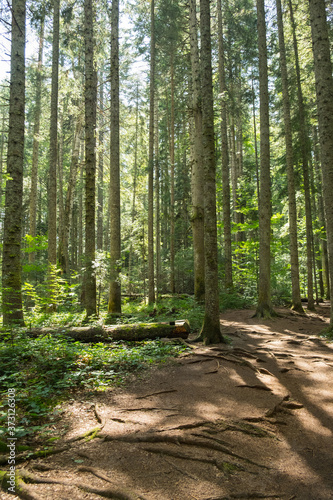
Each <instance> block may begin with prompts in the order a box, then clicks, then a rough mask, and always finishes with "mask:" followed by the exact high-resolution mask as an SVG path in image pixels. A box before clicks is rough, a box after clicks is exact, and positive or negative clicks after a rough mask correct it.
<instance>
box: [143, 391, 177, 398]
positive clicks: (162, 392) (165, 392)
mask: <svg viewBox="0 0 333 500" xmlns="http://www.w3.org/2000/svg"><path fill="white" fill-rule="evenodd" d="M169 392H177V389H168V390H166V391H158V392H152V393H151V394H145V395H144V396H137V397H136V398H135V399H145V398H149V397H150V396H157V395H159V394H167V393H169Z"/></svg>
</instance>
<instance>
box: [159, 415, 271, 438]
mask: <svg viewBox="0 0 333 500" xmlns="http://www.w3.org/2000/svg"><path fill="white" fill-rule="evenodd" d="M246 420H248V421H252V422H267V420H266V419H265V418H264V417H258V418H254V417H249V419H246ZM198 427H204V431H205V432H210V433H214V432H215V433H218V432H226V431H235V432H242V433H243V434H248V435H249V436H254V437H269V438H274V439H276V436H275V435H274V434H272V433H271V432H269V431H267V430H266V429H263V428H262V427H258V426H255V425H251V424H250V423H244V422H237V421H231V423H230V422H228V421H227V420H222V419H219V420H216V421H215V422H211V421H209V420H201V421H199V422H194V423H193V424H182V425H178V426H177V427H169V428H168V429H167V431H176V430H186V429H196V428H198ZM207 427H208V428H207ZM158 432H165V431H164V430H163V429H162V430H161V431H158ZM204 437H207V436H204Z"/></svg>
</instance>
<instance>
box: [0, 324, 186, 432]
mask: <svg viewBox="0 0 333 500" xmlns="http://www.w3.org/2000/svg"><path fill="white" fill-rule="evenodd" d="M184 349H185V347H184V346H183V345H178V344H176V343H173V344H168V343H163V342H160V341H159V340H153V341H144V342H114V343H112V344H108V345H105V344H102V343H99V344H94V345H91V344H81V343H80V342H73V341H70V340H68V339H67V338H65V337H63V336H61V335H53V336H52V335H45V336H43V337H42V336H41V337H38V338H37V339H31V338H29V337H27V336H26V335H25V334H24V333H23V334H22V333H20V334H18V335H17V336H16V338H15V340H14V342H13V341H9V340H2V341H1V342H0V373H1V376H0V391H1V396H2V404H1V407H0V425H1V426H2V427H1V433H2V434H4V433H5V432H6V420H7V407H6V395H7V391H8V389H9V388H15V391H16V404H17V409H16V411H17V437H20V436H24V435H26V434H30V433H33V432H36V431H40V430H41V428H42V425H47V423H44V422H45V417H49V419H50V418H51V420H52V418H55V416H56V415H57V410H55V411H54V408H55V406H56V405H57V404H58V403H59V401H61V400H62V399H64V398H65V397H66V396H68V395H70V394H73V392H75V391H78V390H80V389H85V390H88V391H103V390H107V389H108V388H109V387H110V386H112V385H115V384H116V385H118V384H121V383H123V382H124V381H125V380H126V378H127V377H128V376H129V375H130V374H132V373H133V372H136V371H138V370H141V369H144V368H146V367H148V366H150V365H152V364H154V363H164V362H166V360H167V359H168V357H170V356H177V355H178V354H179V353H180V352H182V351H183V350H184Z"/></svg>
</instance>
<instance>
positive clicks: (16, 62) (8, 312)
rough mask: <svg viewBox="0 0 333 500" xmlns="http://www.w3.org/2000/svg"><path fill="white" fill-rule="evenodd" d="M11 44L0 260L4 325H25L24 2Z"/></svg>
mask: <svg viewBox="0 0 333 500" xmlns="http://www.w3.org/2000/svg"><path fill="white" fill-rule="evenodd" d="M11 11H12V41H11V68H10V97H9V131H8V151H7V174H8V176H9V179H8V180H7V183H6V201H5V219H4V242H3V260H2V309H3V325H4V326H15V325H20V326H22V325H24V320H23V308H22V291H21V273H22V264H21V233H22V217H23V207H22V198H23V158H24V108H25V54H24V48H25V13H26V8H25V1H24V0H13V1H12V8H11Z"/></svg>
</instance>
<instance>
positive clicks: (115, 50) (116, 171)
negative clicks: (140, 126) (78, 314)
mask: <svg viewBox="0 0 333 500" xmlns="http://www.w3.org/2000/svg"><path fill="white" fill-rule="evenodd" d="M118 30H119V0H113V2H112V9H111V127H110V133H111V139H110V147H111V150H110V158H111V162H110V215H111V228H110V229H111V231H110V258H111V272H110V294H109V305H108V312H109V313H111V312H114V313H115V312H116V313H120V312H121V285H120V276H119V274H120V270H121V231H120V166H119V163H120V159H119V34H118Z"/></svg>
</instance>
